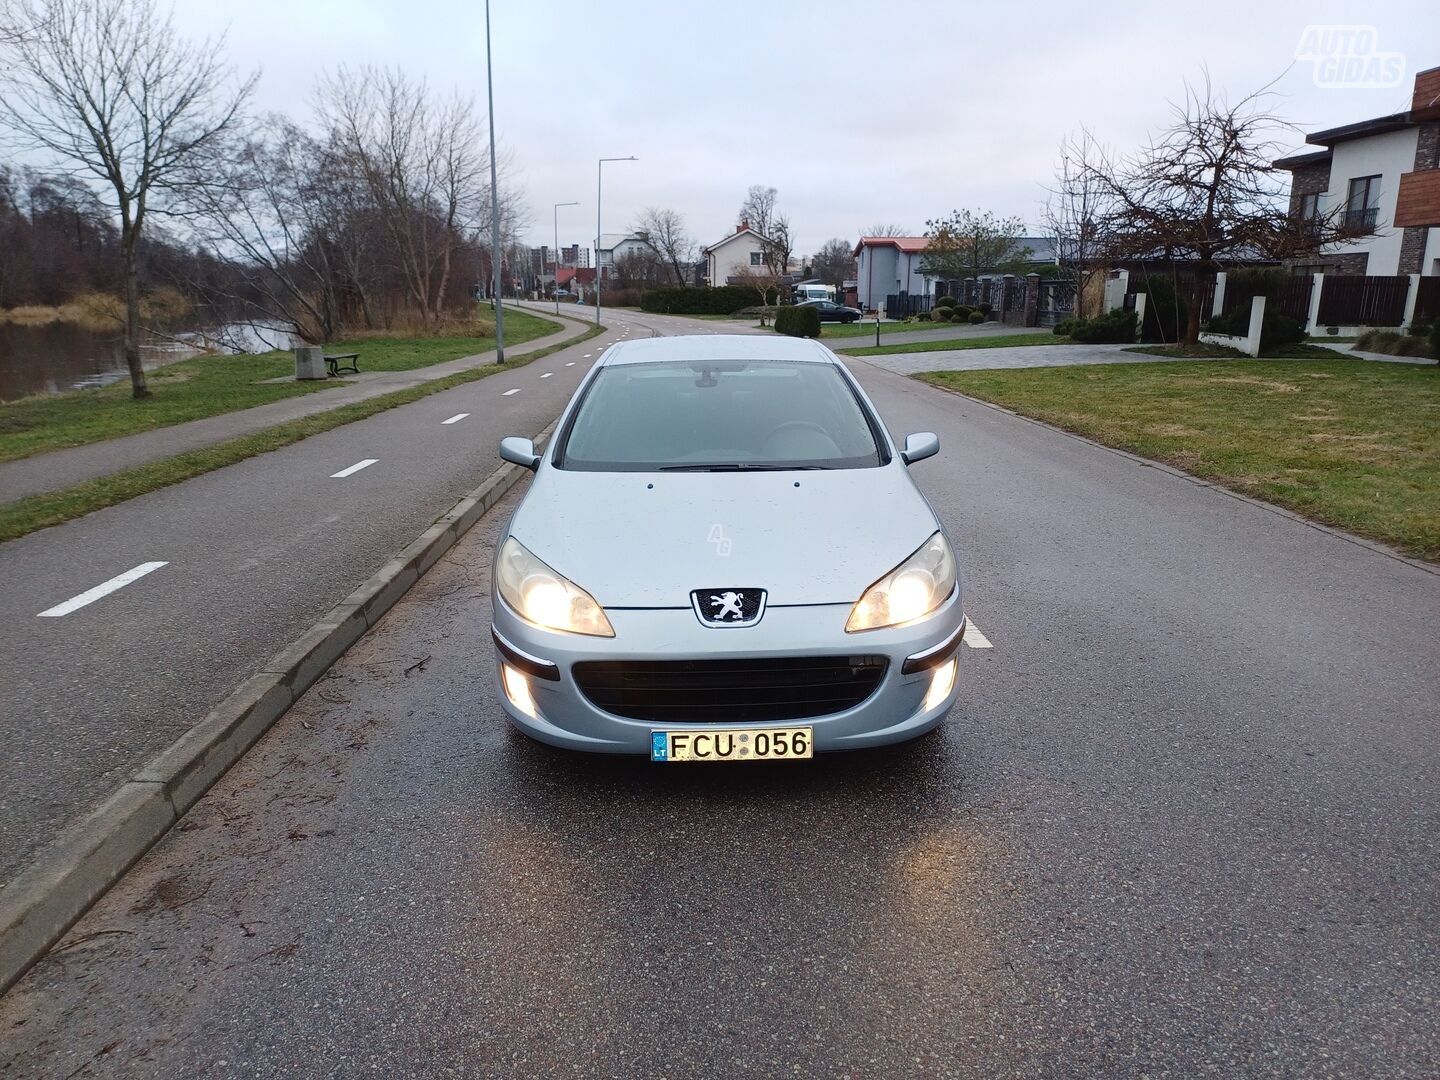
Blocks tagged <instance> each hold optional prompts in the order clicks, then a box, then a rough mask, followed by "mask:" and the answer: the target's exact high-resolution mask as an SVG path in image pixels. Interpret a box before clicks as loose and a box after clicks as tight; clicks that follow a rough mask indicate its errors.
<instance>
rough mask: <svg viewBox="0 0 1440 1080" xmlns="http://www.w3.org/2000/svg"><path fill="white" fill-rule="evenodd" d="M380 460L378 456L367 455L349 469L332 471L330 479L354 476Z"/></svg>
mask: <svg viewBox="0 0 1440 1080" xmlns="http://www.w3.org/2000/svg"><path fill="white" fill-rule="evenodd" d="M379 460H380V459H379V458H378V457H367V458H366V459H365V460H364V461H357V462H356V463H355V464H354V465H351V466H350V467H349V468H348V469H341V470H340V471H339V472H332V473H331V474H330V479H331V480H341V479H343V478H345V477H347V476H354V475H355V474H356V473H357V472H359V471H360V470H361V469H368V468H369V467H370V466H371V465H374V464H375V463H376V462H377V461H379Z"/></svg>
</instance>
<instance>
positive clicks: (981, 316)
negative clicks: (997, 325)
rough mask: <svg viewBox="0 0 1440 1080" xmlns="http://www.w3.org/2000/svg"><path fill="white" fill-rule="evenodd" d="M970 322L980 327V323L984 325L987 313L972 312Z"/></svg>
mask: <svg viewBox="0 0 1440 1080" xmlns="http://www.w3.org/2000/svg"><path fill="white" fill-rule="evenodd" d="M968 321H969V322H972V323H974V324H975V325H977V326H978V325H979V324H980V323H982V322H984V321H985V312H983V311H972V312H971V313H970V318H969V320H968Z"/></svg>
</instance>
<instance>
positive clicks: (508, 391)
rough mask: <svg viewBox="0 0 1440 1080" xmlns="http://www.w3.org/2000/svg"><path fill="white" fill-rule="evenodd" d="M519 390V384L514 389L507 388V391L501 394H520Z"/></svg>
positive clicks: (502, 395)
mask: <svg viewBox="0 0 1440 1080" xmlns="http://www.w3.org/2000/svg"><path fill="white" fill-rule="evenodd" d="M519 392H520V388H519V387H518V386H517V387H516V388H515V389H514V390H506V391H505V393H503V394H501V395H500V396H501V397H509V396H510V395H511V394H518V393H519Z"/></svg>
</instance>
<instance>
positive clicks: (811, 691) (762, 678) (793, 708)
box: [571, 656, 887, 724]
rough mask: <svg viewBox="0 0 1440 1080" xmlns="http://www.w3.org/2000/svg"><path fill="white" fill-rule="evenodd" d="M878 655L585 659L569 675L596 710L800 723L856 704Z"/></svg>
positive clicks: (693, 720)
mask: <svg viewBox="0 0 1440 1080" xmlns="http://www.w3.org/2000/svg"><path fill="white" fill-rule="evenodd" d="M886 663H887V661H886V659H885V657H883V656H801V657H766V658H762V659H755V660H584V661H581V662H580V663H578V664H575V665H574V666H573V667H572V668H571V672H572V673H573V674H574V676H575V682H576V685H578V686H579V687H580V691H581V693H583V694H584V695H585V696H586V697H587V698H589V699H590V702H591V703H592V704H593V705H595V707H596V708H599V709H603V710H604V711H605V712H608V713H613V714H614V715H616V716H625V717H629V718H630V719H632V720H649V721H655V722H659V723H665V724H728V723H732V722H740V721H752V720H802V719H805V718H807V717H812V716H828V715H830V714H831V713H837V712H844V711H845V710H846V709H851V708H854V707H855V706H856V705H859V704H860V703H861V702H862V701H864V700H865V699H866V698H868V697H869V696H870V695H871V694H872V693H874V692H875V688H876V687H877V686H879V685H880V680H881V679H882V678H883V677H884V675H885V667H886Z"/></svg>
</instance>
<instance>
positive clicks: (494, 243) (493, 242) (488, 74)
mask: <svg viewBox="0 0 1440 1080" xmlns="http://www.w3.org/2000/svg"><path fill="white" fill-rule="evenodd" d="M493 67H494V65H493V64H491V62H490V0H485V96H486V98H487V99H488V101H489V103H490V266H491V269H493V270H494V272H495V273H494V278H493V282H492V285H491V291H492V292H493V293H494V294H495V362H496V363H497V364H503V363H505V305H504V304H503V303H501V302H500V299H501V298H500V275H501V270H500V182H499V180H498V179H497V178H496V172H495V168H496V166H495V79H494V76H493V74H492V69H493Z"/></svg>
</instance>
